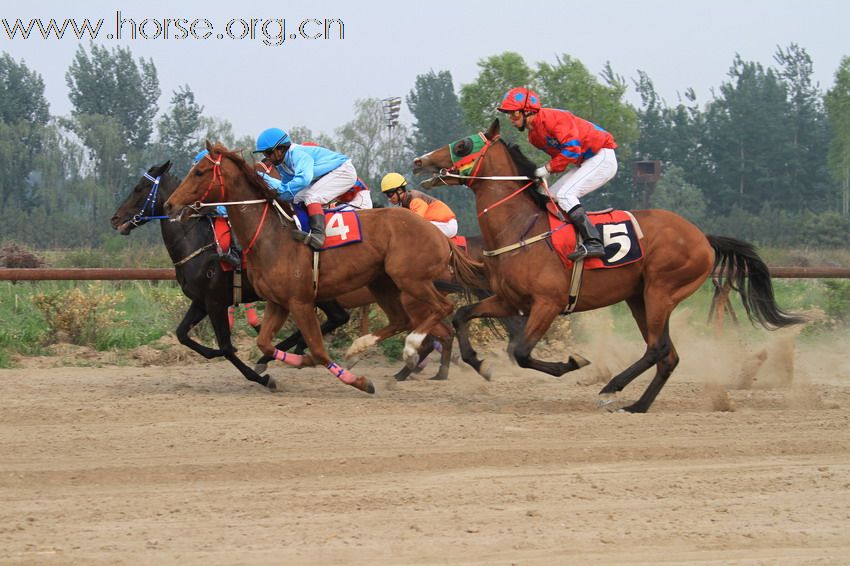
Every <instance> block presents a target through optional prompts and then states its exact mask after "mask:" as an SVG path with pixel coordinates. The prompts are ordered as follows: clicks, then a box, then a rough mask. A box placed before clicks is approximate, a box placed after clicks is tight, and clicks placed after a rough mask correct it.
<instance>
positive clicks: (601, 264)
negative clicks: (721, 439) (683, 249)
mask: <svg viewBox="0 0 850 566" xmlns="http://www.w3.org/2000/svg"><path fill="white" fill-rule="evenodd" d="M547 211H548V212H549V229H550V230H551V231H552V236H551V242H552V247H553V248H554V249H555V251H556V252H557V253H558V257H559V258H561V262H562V263H563V264H564V266H565V267H566V268H567V269H572V266H573V262H572V261H570V260H569V259H568V258H567V256H568V255H569V254H571V253H572V252H573V250H574V249H575V247H576V230H575V227H574V226H573V225H572V224H571V223H570V222H564V221H562V220H561V219H560V218H559V217H558V214H557V212H558V211H556V209H555V205H554V204H553V203H552V202H549V203H548V205H547ZM561 216H563V217H566V215H565V214H564V213H563V212H561ZM587 217H588V218H589V219H590V221H591V222H592V223H593V224H594V225H595V226H596V227H597V228H598V229H599V234H600V235H601V236H602V245H603V246H605V257H593V258H585V259H584V268H585V269H605V268H614V267H622V266H624V265H628V264H630V263H634V262H636V261H638V260H640V259H641V258H643V247H642V244H641V240H642V239H643V232H642V231H641V229H640V224H639V223H638V221H637V218H635V217H634V215H633V214H632V213H631V212H629V211H627V210H614V209H610V208H609V209H606V210H600V211H596V212H588V213H587Z"/></svg>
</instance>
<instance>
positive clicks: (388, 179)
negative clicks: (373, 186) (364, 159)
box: [381, 173, 407, 193]
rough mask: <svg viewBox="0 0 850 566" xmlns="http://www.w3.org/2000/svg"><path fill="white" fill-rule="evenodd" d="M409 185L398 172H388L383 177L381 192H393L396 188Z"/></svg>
mask: <svg viewBox="0 0 850 566" xmlns="http://www.w3.org/2000/svg"><path fill="white" fill-rule="evenodd" d="M406 186H407V181H406V180H405V178H404V177H402V176H401V175H399V174H398V173H387V174H386V175H384V178H383V179H381V192H382V193H391V192H393V191H394V190H396V189H403V188H405V187H406Z"/></svg>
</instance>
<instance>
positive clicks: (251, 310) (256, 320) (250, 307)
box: [245, 303, 260, 326]
mask: <svg viewBox="0 0 850 566" xmlns="http://www.w3.org/2000/svg"><path fill="white" fill-rule="evenodd" d="M245 318H247V319H248V324H250V325H251V326H259V325H260V317H258V316H257V309H256V307H255V306H254V303H245Z"/></svg>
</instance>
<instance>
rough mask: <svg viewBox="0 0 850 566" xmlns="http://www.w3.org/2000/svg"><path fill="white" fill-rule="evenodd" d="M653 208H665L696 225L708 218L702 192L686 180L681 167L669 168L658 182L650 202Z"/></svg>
mask: <svg viewBox="0 0 850 566" xmlns="http://www.w3.org/2000/svg"><path fill="white" fill-rule="evenodd" d="M650 205H651V206H652V208H663V209H665V210H670V211H673V212H675V213H676V214H679V215H681V216H684V217H685V218H687V219H688V220H690V221H691V222H693V223H695V224H700V223H701V222H703V220H705V217H706V214H705V212H706V206H705V199H704V198H703V195H702V191H701V190H700V189H699V188H697V187H695V186H694V185H692V184H690V183H688V182H687V181H686V180H685V174H684V171H683V170H682V168H681V167H677V166H675V165H673V166H670V167H668V168H667V169H666V170H665V171H664V175H663V176H662V177H661V179H660V180H659V181H658V185H657V186H656V187H655V191H654V192H653V193H652V198H651V200H650Z"/></svg>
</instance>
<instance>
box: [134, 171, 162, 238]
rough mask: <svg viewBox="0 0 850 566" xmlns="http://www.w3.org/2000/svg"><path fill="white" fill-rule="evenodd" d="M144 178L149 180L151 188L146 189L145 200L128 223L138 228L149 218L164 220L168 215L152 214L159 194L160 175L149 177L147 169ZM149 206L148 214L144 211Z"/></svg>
mask: <svg viewBox="0 0 850 566" xmlns="http://www.w3.org/2000/svg"><path fill="white" fill-rule="evenodd" d="M144 178H145V179H147V180H148V181H150V182H151V188H150V190H149V191H148V196H146V197H145V202H143V203H142V206H141V208H140V209H139V212H137V213H136V214H134V215H133V217H132V218H130V224H132V225H133V226H135V227H136V228H138V227H139V226H141V225H142V224H144V223H145V222H147V221H149V220H166V219H167V218H168V216H164V215H154V210H155V209H156V199H157V197H158V196H159V182H160V180H162V175H160V176H159V177H151V176H150V175H149V174H148V172H147V171H145V173H144ZM148 208H150V211H151V213H150V214H149V215H146V214H145V211H146V210H147V209H148Z"/></svg>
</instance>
